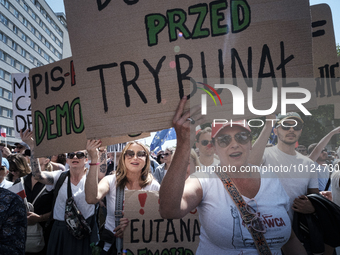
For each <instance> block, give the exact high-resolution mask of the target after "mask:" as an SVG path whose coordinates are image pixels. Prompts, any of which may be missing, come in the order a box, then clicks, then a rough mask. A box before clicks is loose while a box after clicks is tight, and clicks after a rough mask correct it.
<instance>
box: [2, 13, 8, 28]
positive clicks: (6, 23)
mask: <svg viewBox="0 0 340 255" xmlns="http://www.w3.org/2000/svg"><path fill="white" fill-rule="evenodd" d="M0 21H1V22H2V23H4V24H5V25H6V26H8V19H7V18H6V17H5V16H4V15H2V14H0Z"/></svg>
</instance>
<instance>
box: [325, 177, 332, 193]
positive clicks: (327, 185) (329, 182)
mask: <svg viewBox="0 0 340 255" xmlns="http://www.w3.org/2000/svg"><path fill="white" fill-rule="evenodd" d="M330 185H331V177H328V181H327V184H326V187H325V191H327V190H328V188H329V186H330Z"/></svg>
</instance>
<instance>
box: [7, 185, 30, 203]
mask: <svg viewBox="0 0 340 255" xmlns="http://www.w3.org/2000/svg"><path fill="white" fill-rule="evenodd" d="M8 190H10V191H12V192H13V193H15V194H17V195H19V196H20V197H21V198H22V199H25V198H26V193H25V188H24V184H23V182H18V183H17V184H14V185H13V186H12V187H9V188H8Z"/></svg>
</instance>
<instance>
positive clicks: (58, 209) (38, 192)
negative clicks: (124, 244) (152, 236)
mask: <svg viewBox="0 0 340 255" xmlns="http://www.w3.org/2000/svg"><path fill="white" fill-rule="evenodd" d="M185 102H186V99H183V100H182V101H181V102H180V104H179V107H178V109H177V111H176V114H175V116H174V121H173V124H174V127H175V130H176V134H177V147H176V148H174V147H170V148H166V149H165V150H160V151H158V153H156V154H155V153H151V152H149V149H148V147H147V146H146V145H144V144H142V143H140V142H129V143H126V144H124V146H123V147H122V148H121V150H119V151H114V152H106V147H102V146H101V141H100V140H89V141H88V142H87V146H86V150H79V151H75V152H69V153H63V154H59V155H52V156H50V157H40V158H36V157H35V153H34V140H33V132H30V131H28V130H27V131H25V132H21V139H22V142H20V143H17V144H15V148H11V147H10V146H5V144H0V148H1V168H0V254H41V255H43V254H49V255H50V254H52V255H53V254H72V255H75V254H94V250H96V251H97V253H96V254H103V255H105V254H116V253H117V247H118V249H119V247H121V246H117V243H118V242H121V239H122V237H123V232H124V230H125V229H126V227H127V226H128V224H129V219H127V218H124V216H123V213H121V214H120V215H119V216H117V213H118V211H117V209H116V208H115V207H116V204H117V202H116V200H117V199H118V198H117V196H118V195H117V192H118V190H119V189H121V190H124V189H125V190H126V189H128V190H153V191H158V190H159V191H160V214H161V216H162V217H164V218H182V217H184V216H185V215H186V214H187V213H188V212H190V211H192V210H193V209H195V208H197V209H198V212H199V217H200V223H201V231H200V233H201V235H200V243H199V247H198V249H197V254H208V253H215V254H243V253H244V254H246V253H247V252H248V254H258V253H260V254H261V251H262V252H264V251H266V249H268V250H270V251H271V252H272V254H274V253H275V254H281V252H284V254H313V253H314V254H315V253H320V254H321V253H323V254H330V255H331V254H336V251H335V248H336V247H337V246H339V245H340V238H339V235H340V234H335V232H336V233H337V231H338V229H339V228H338V227H339V224H340V222H339V219H340V208H338V207H337V206H336V204H337V205H340V187H339V182H340V169H339V168H340V159H339V158H340V157H339V153H340V149H339V148H334V150H330V149H327V148H326V147H327V146H329V145H328V144H329V142H330V140H331V138H332V137H333V136H335V135H337V134H339V133H340V127H338V128H335V129H334V130H332V131H331V132H329V133H328V134H326V135H325V136H324V137H323V138H322V139H321V140H320V141H316V143H313V144H310V145H308V146H307V145H301V144H300V145H298V144H297V142H298V139H299V137H300V136H301V134H302V132H303V124H304V122H303V120H302V118H301V117H300V115H299V114H297V113H288V114H287V115H279V116H269V118H276V119H277V122H276V124H275V127H274V133H275V134H276V135H277V137H278V139H277V141H278V142H277V144H276V145H274V146H272V145H271V146H268V138H269V135H270V133H271V131H272V127H271V126H270V125H269V123H270V122H267V124H266V125H265V127H264V128H263V130H262V132H261V134H260V135H259V136H258V138H257V139H256V141H255V143H253V144H252V136H251V128H250V127H249V126H248V125H247V124H246V121H238V122H235V123H234V125H232V124H231V123H225V124H215V125H210V126H209V127H205V128H203V129H200V130H199V131H196V136H195V141H191V140H190V128H191V127H192V125H193V122H192V118H191V115H190V112H185V111H184V110H183V109H184V104H185ZM196 124H197V123H196ZM205 126H206V125H205ZM196 130H197V129H196ZM105 155H106V156H105ZM249 165H252V166H256V167H255V168H254V169H258V172H241V171H240V169H242V167H245V166H249ZM292 165H294V166H293V167H295V168H296V169H297V170H298V171H291V172H289V173H287V172H284V171H276V172H275V173H274V172H271V173H268V174H267V175H263V174H261V168H262V167H267V168H268V169H269V168H270V166H281V169H285V167H289V166H292ZM215 166H220V167H227V166H232V167H233V168H234V169H236V170H237V171H236V172H228V171H227V172H220V173H218V172H215V171H211V169H215V168H213V167H215ZM301 169H302V170H301ZM203 170H204V171H203ZM212 177H213V178H212ZM20 182H22V183H23V187H24V190H25V194H26V198H25V199H24V200H22V199H18V196H16V195H15V194H14V193H11V192H8V191H7V190H6V189H8V188H11V187H13V185H16V184H18V183H20ZM174 184H176V185H174ZM230 188H234V190H232V191H230V190H229V189H230ZM235 194H237V195H235ZM70 197H73V199H74V201H75V203H76V205H77V207H78V208H79V210H80V212H81V214H82V215H83V217H84V219H85V221H86V223H85V225H86V226H88V228H89V229H90V231H89V233H88V234H87V235H85V236H84V237H82V238H76V237H75V234H74V233H72V232H71V231H70V230H69V227H68V222H66V221H65V210H66V211H67V207H68V206H67V203H66V201H69V199H70ZM235 199H238V200H237V201H238V203H236V202H235V201H236V200H235ZM331 201H333V202H334V203H333V202H331ZM31 204H34V210H33V209H32V210H31V209H30V208H29V206H30V205H31ZM239 204H243V205H244V206H245V208H246V211H247V212H248V213H247V215H246V216H245V215H244V214H243V213H244V212H243V211H242V210H243V209H242V208H240V207H239ZM325 208H326V209H325ZM252 210H254V211H252ZM118 214H119V213H118ZM249 215H250V216H251V218H250V219H248V220H246V219H247V218H246V217H248V216H249ZM117 217H119V221H117ZM266 217H267V218H268V217H272V218H273V219H274V218H275V219H280V224H276V226H275V227H273V228H272V227H271V226H268V221H266ZM240 219H241V220H240ZM237 222H238V223H237ZM242 222H243V224H241V223H242ZM37 223H38V224H40V225H41V227H42V229H43V235H44V236H43V237H44V243H45V245H43V247H42V248H41V249H40V250H39V251H36V252H28V251H27V250H26V252H25V245H26V243H25V242H26V231H27V229H28V227H29V226H32V225H35V224H37ZM237 224H239V225H237ZM274 225H275V224H274ZM306 225H307V230H306ZM100 227H101V229H102V230H101V231H100V232H99V228H100ZM99 233H100V235H99ZM255 237H256V238H260V239H261V240H265V241H264V242H263V243H264V244H262V242H259V243H258V242H257V241H256V240H255ZM94 247H96V248H94ZM339 254H340V253H339Z"/></svg>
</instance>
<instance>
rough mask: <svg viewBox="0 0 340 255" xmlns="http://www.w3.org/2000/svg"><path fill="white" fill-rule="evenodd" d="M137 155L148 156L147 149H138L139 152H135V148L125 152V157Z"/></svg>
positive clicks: (138, 156)
mask: <svg viewBox="0 0 340 255" xmlns="http://www.w3.org/2000/svg"><path fill="white" fill-rule="evenodd" d="M135 155H137V158H144V157H146V151H137V153H135V152H134V151H133V150H127V151H126V152H125V157H127V158H129V159H131V158H134V157H135Z"/></svg>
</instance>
